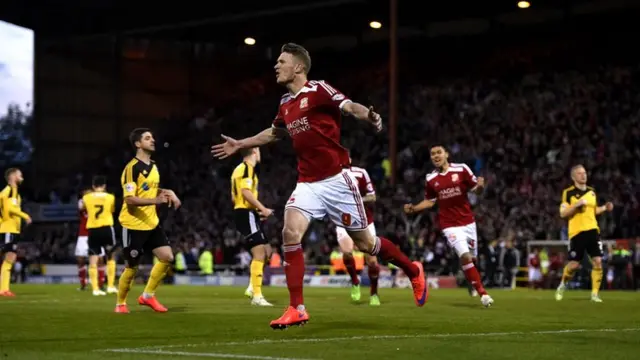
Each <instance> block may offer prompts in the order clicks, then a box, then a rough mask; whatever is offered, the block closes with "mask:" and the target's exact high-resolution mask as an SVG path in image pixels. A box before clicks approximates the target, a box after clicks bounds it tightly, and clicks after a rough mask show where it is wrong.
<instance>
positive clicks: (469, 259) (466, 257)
mask: <svg viewBox="0 0 640 360" xmlns="http://www.w3.org/2000/svg"><path fill="white" fill-rule="evenodd" d="M460 262H461V263H462V264H463V265H466V264H473V255H471V253H470V252H465V253H462V254H461V255H460Z"/></svg>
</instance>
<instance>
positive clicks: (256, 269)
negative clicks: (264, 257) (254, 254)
mask: <svg viewBox="0 0 640 360" xmlns="http://www.w3.org/2000/svg"><path fill="white" fill-rule="evenodd" d="M263 269H264V261H258V260H251V287H252V288H253V296H262V270H263Z"/></svg>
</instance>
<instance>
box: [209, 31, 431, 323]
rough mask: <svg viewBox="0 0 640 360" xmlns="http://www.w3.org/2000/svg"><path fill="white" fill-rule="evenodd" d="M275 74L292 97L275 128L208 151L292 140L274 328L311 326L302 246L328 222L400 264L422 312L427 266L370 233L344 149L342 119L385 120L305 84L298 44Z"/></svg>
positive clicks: (304, 56)
mask: <svg viewBox="0 0 640 360" xmlns="http://www.w3.org/2000/svg"><path fill="white" fill-rule="evenodd" d="M274 68H275V72H276V80H277V82H278V84H280V85H283V86H285V87H286V88H287V90H288V92H287V93H286V94H285V95H283V96H282V98H281V99H280V106H279V108H278V113H277V115H276V117H275V120H274V121H273V124H272V126H271V127H270V128H268V129H266V130H263V131H262V132H260V133H259V134H257V135H255V136H252V137H249V138H245V139H241V140H236V139H233V138H230V137H228V136H224V135H223V138H224V140H225V142H224V143H222V144H218V145H214V146H213V147H212V149H211V152H212V153H213V155H214V156H215V157H218V158H221V159H224V158H226V157H229V156H231V155H233V154H234V153H236V152H237V151H239V150H240V149H245V148H252V147H257V146H262V145H266V144H268V143H271V142H274V141H276V140H278V139H281V138H283V136H284V135H285V134H288V135H289V136H290V137H291V139H292V141H293V148H294V150H295V152H296V155H297V158H298V184H297V185H296V188H295V190H294V191H293V193H292V194H291V196H290V197H289V200H288V201H287V204H286V206H285V214H284V229H283V231H282V235H283V241H284V246H283V250H284V261H285V266H284V269H285V276H286V280H287V288H288V290H289V307H288V308H287V309H286V310H285V312H284V314H283V315H282V316H281V317H280V318H278V319H276V320H273V321H272V322H271V324H270V326H271V327H272V328H274V329H285V328H287V327H289V326H292V325H300V324H304V323H306V322H307V321H308V320H309V314H308V313H307V310H306V308H305V306H304V299H303V291H302V287H303V283H304V273H305V264H304V254H303V250H302V244H301V241H302V237H303V235H304V233H305V232H306V230H307V229H308V227H309V223H310V222H311V221H312V220H321V219H323V218H324V217H325V216H328V217H329V219H331V221H332V222H333V223H334V224H336V225H337V226H342V227H344V229H345V230H346V231H347V233H348V234H349V237H351V238H352V239H353V242H354V244H355V245H356V246H357V247H358V249H360V250H361V251H363V252H365V253H368V254H371V255H374V256H376V255H380V256H381V257H382V258H383V259H385V260H389V261H391V262H393V263H394V264H396V265H398V266H399V267H400V268H401V269H402V270H403V271H404V272H405V273H406V274H407V276H408V277H409V278H410V279H411V284H412V287H413V295H414V299H415V302H416V305H417V306H423V305H424V304H425V302H426V301H427V297H428V292H427V286H426V281H425V278H424V271H423V268H422V264H421V263H419V262H414V263H412V262H411V261H410V260H409V258H407V256H406V255H404V254H403V253H402V252H401V251H400V250H399V249H398V248H396V246H395V245H394V244H393V243H392V242H391V241H389V240H388V239H385V238H383V237H376V236H373V235H372V234H371V232H369V230H367V226H368V225H367V218H366V210H365V208H364V204H363V202H362V197H361V195H360V192H359V191H358V188H357V186H356V184H357V180H356V179H355V177H354V176H353V175H352V174H350V173H349V172H348V171H347V168H348V167H349V165H350V164H349V155H348V152H347V150H346V149H345V148H344V147H342V146H341V145H340V126H341V122H342V117H341V115H342V114H346V115H351V116H353V117H355V118H356V119H358V120H361V121H364V122H366V123H369V124H371V125H373V126H374V127H375V128H376V130H377V131H380V130H381V129H382V118H381V117H380V115H379V114H377V113H376V112H375V111H373V108H366V107H364V106H362V105H360V104H358V103H355V102H353V101H351V100H349V99H348V98H347V97H346V96H345V95H344V94H342V93H341V92H340V91H338V90H337V89H335V88H334V87H332V86H331V85H329V84H327V83H326V82H324V81H310V80H308V79H307V74H308V73H309V70H310V68H311V57H310V56H309V52H308V51H307V50H306V49H305V48H303V47H302V46H300V45H297V44H292V43H289V44H285V45H284V46H283V47H282V49H281V53H280V56H279V57H278V61H277V63H276V65H275V67H274Z"/></svg>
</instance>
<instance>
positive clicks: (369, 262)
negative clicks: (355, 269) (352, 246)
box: [367, 255, 378, 266]
mask: <svg viewBox="0 0 640 360" xmlns="http://www.w3.org/2000/svg"><path fill="white" fill-rule="evenodd" d="M367 265H371V266H375V265H378V258H377V257H376V256H373V255H367Z"/></svg>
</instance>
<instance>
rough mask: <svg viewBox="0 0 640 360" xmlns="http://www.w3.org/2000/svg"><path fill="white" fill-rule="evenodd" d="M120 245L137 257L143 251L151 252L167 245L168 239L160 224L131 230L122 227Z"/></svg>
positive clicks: (133, 256)
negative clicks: (152, 227) (153, 227)
mask: <svg viewBox="0 0 640 360" xmlns="http://www.w3.org/2000/svg"><path fill="white" fill-rule="evenodd" d="M122 245H123V246H124V248H125V249H126V250H128V251H126V253H127V254H130V256H131V257H132V258H139V257H140V255H142V254H144V253H151V252H152V251H153V250H154V249H157V248H159V247H162V246H169V240H168V239H167V235H166V234H165V233H164V230H163V229H162V227H160V225H158V226H156V227H155V229H153V230H131V229H127V228H124V227H123V228H122Z"/></svg>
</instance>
